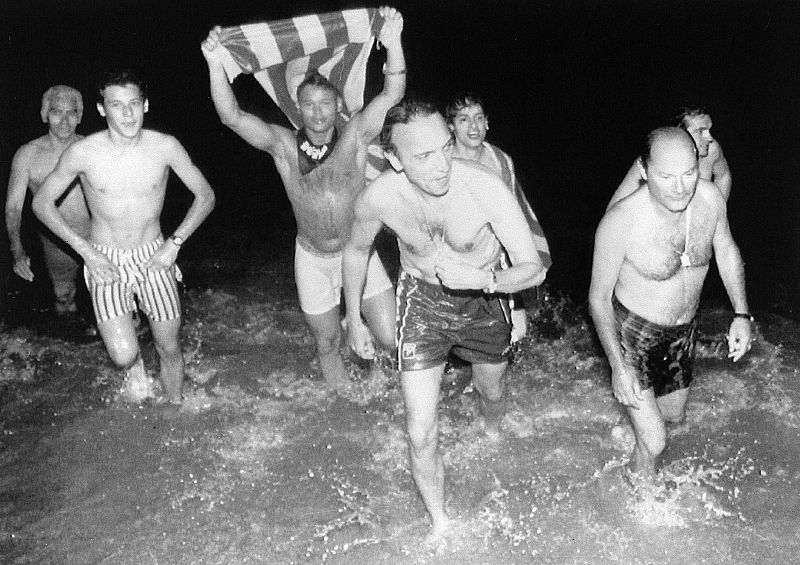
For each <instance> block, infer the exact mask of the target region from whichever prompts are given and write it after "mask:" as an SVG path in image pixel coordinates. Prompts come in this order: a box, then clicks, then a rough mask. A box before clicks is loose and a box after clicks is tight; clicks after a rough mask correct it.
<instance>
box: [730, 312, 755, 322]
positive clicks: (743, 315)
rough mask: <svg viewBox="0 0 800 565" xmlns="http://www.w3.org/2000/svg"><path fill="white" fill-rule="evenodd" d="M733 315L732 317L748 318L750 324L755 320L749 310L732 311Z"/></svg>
mask: <svg viewBox="0 0 800 565" xmlns="http://www.w3.org/2000/svg"><path fill="white" fill-rule="evenodd" d="M733 317H734V318H747V319H748V320H750V323H751V324H752V323H755V321H756V319H755V318H753V315H752V314H750V313H749V312H734V313H733Z"/></svg>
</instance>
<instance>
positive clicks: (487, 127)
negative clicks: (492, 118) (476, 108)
mask: <svg viewBox="0 0 800 565" xmlns="http://www.w3.org/2000/svg"><path fill="white" fill-rule="evenodd" d="M486 131H489V118H486Z"/></svg>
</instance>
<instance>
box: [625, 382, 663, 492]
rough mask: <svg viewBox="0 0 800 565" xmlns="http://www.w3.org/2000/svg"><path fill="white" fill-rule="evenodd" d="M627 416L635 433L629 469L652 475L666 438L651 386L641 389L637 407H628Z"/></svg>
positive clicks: (643, 474) (648, 475)
mask: <svg viewBox="0 0 800 565" xmlns="http://www.w3.org/2000/svg"><path fill="white" fill-rule="evenodd" d="M628 416H629V417H630V419H631V424H632V425H633V432H634V434H635V435H636V446H635V447H634V448H633V453H632V454H631V462H630V468H631V471H633V472H634V473H637V474H640V475H642V476H644V477H652V476H654V475H655V472H656V464H657V462H658V457H659V456H660V455H661V453H662V452H663V451H664V447H665V445H666V438H667V434H666V428H665V426H664V418H663V416H662V415H661V411H660V410H659V409H658V403H657V402H656V399H655V396H654V395H653V389H652V388H649V389H647V390H643V391H642V401H641V402H640V403H639V407H638V408H628Z"/></svg>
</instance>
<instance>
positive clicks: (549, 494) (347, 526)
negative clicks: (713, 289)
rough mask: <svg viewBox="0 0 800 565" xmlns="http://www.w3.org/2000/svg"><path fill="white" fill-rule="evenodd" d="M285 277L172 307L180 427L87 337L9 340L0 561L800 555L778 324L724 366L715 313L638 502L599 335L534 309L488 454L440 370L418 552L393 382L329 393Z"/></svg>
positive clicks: (783, 335) (651, 559)
mask: <svg viewBox="0 0 800 565" xmlns="http://www.w3.org/2000/svg"><path fill="white" fill-rule="evenodd" d="M284 271H285V269H283V267H275V268H274V269H267V270H261V271H253V272H250V273H249V274H247V276H244V277H242V278H241V279H240V280H239V281H238V282H237V283H236V284H232V283H230V284H227V285H219V286H217V287H211V288H209V289H203V290H199V289H198V290H192V291H190V292H188V293H187V294H186V295H185V299H184V301H185V311H186V316H185V318H186V319H185V323H184V330H183V337H184V348H185V354H186V358H187V375H188V377H189V379H188V380H187V381H186V382H185V384H184V388H185V393H186V401H185V403H184V405H183V407H182V408H181V410H180V411H179V412H178V413H177V414H169V413H166V412H164V411H163V410H162V409H161V408H160V407H158V406H154V405H151V404H143V405H136V404H127V403H125V402H123V401H122V400H121V399H120V398H119V396H118V391H119V389H120V387H121V384H122V382H121V375H119V374H118V372H117V371H115V370H114V369H113V368H112V367H111V366H110V364H109V362H108V360H107V358H106V356H105V353H104V351H103V349H102V346H101V344H100V343H98V342H96V341H86V340H83V341H78V340H74V341H71V340H68V339H58V338H55V337H53V336H52V335H51V333H48V332H43V331H40V328H37V327H28V328H17V329H15V330H13V331H10V330H9V331H6V332H4V333H3V334H2V341H0V359H1V360H2V361H1V363H0V371H1V372H0V376H1V377H2V378H1V380H0V386H2V393H3V394H2V401H1V403H2V404H1V407H2V414H3V416H2V432H3V435H2V436H1V438H0V440H1V441H2V451H0V477H2V480H0V553H2V555H3V556H4V557H3V559H4V560H5V562H8V563H15V564H23V563H26V564H27V563H120V564H127V563H142V562H144V563H175V564H182V563H322V562H325V563H341V564H345V563H346V564H373V563H387V564H388V563H392V564H394V563H459V564H483V563H543V564H566V563H569V564H573V563H574V564H581V563H586V564H606V563H608V564H615V563H620V564H633V563H642V564H656V563H664V564H673V563H674V564H685V563H712V564H717V563H718V564H723V563H760V564H769V563H790V562H792V561H793V559H794V556H795V555H796V553H797V551H798V549H800V543H799V541H800V537H799V534H800V530H799V528H798V525H797V520H796V516H797V514H798V510H800V509H799V508H798V505H800V502H798V500H799V499H798V497H797V491H798V487H799V486H800V457H798V455H800V453H799V451H800V441H798V439H800V438H799V437H798V436H799V435H800V418H799V417H798V403H800V383H799V382H798V380H797V364H796V361H797V349H796V343H797V341H796V335H797V327H796V324H794V323H793V322H790V321H788V320H785V319H780V318H777V317H773V318H767V319H765V320H764V321H763V322H762V324H761V327H762V331H761V332H760V333H759V341H758V343H757V345H756V347H754V348H753V351H752V352H751V354H750V355H749V356H748V357H747V358H745V359H744V360H743V361H741V362H739V363H736V364H733V363H731V362H730V361H729V360H728V359H727V358H726V356H725V353H724V350H723V347H722V344H723V336H724V332H725V323H726V320H727V317H726V314H725V313H724V312H721V311H714V310H710V311H705V312H704V313H703V318H702V321H701V339H700V345H699V358H698V366H697V371H696V373H697V374H696V380H695V384H694V385H693V390H692V392H691V395H690V401H689V404H688V410H687V418H686V421H685V422H683V423H681V424H679V425H674V426H672V427H671V428H670V430H669V446H668V449H667V451H666V453H665V456H664V461H663V467H662V471H661V473H660V475H659V477H658V478H657V480H656V481H655V482H654V483H653V484H650V485H637V484H636V483H635V481H634V480H633V479H632V478H631V477H630V476H629V475H628V474H627V473H626V471H625V464H626V462H627V457H628V453H629V452H630V449H631V447H632V445H633V435H632V431H631V428H630V426H629V424H628V422H627V418H626V416H625V414H624V412H623V411H622V410H621V409H620V407H619V406H618V405H617V403H616V402H615V401H614V399H613V397H612V396H611V393H610V388H609V385H608V368H607V365H606V363H605V360H604V358H603V356H602V353H601V351H600V349H599V346H598V345H597V343H596V340H595V338H594V334H593V329H592V327H591V325H590V324H589V323H588V320H587V319H586V317H585V315H584V314H583V313H582V311H581V309H580V308H576V307H575V306H574V305H572V304H570V303H569V302H568V301H566V300H558V299H556V298H553V297H546V298H547V299H546V300H543V301H542V302H540V304H541V306H540V308H539V310H538V311H537V312H535V313H534V314H533V316H532V328H533V331H532V332H531V336H530V337H529V338H527V339H526V341H525V344H524V348H523V355H522V358H521V359H520V361H519V362H517V363H516V364H515V365H513V366H512V367H511V368H510V370H509V372H508V374H507V378H506V382H507V392H508V412H507V415H506V417H505V420H504V430H503V432H502V434H501V436H500V438H499V440H497V441H490V440H489V439H488V438H487V437H486V435H485V434H484V432H483V431H482V429H481V426H480V425H479V423H478V421H477V419H476V417H475V415H476V411H477V397H476V393H475V391H474V390H473V388H472V386H471V383H470V371H469V368H468V367H466V366H463V365H462V364H458V363H454V365H453V366H452V367H451V368H450V369H449V371H448V372H447V374H446V375H445V379H444V382H443V383H442V388H441V403H440V411H439V415H440V431H441V449H442V452H443V455H444V460H445V465H446V472H447V504H448V510H449V512H450V514H451V516H453V517H454V518H455V519H456V526H455V528H454V531H453V535H452V537H451V538H450V540H449V542H448V545H447V546H446V547H445V548H444V550H443V552H442V553H440V554H438V555H433V554H431V553H429V552H428V551H426V550H425V548H424V547H423V544H422V541H423V539H424V536H425V534H426V532H427V529H428V522H427V518H426V516H425V512H424V508H423V506H422V504H421V501H420V499H419V496H418V495H417V493H416V490H415V488H414V484H413V481H412V478H411V475H410V469H409V463H408V457H407V447H406V442H405V431H404V410H403V403H402V398H401V396H400V391H399V387H398V379H397V375H396V373H394V372H392V371H391V370H390V369H387V370H386V371H385V372H384V374H383V375H376V374H369V373H368V372H367V371H365V370H364V368H363V367H361V366H359V365H358V364H357V363H355V362H353V361H352V360H350V359H348V371H349V372H350V377H351V379H352V380H353V382H354V383H355V385H354V389H353V391H352V393H350V394H349V395H348V396H347V397H346V398H342V397H337V396H335V395H333V394H332V393H331V392H330V391H328V390H327V389H326V388H325V386H324V384H323V382H322V380H321V377H320V375H319V370H318V368H317V366H316V363H315V361H314V351H313V348H314V346H313V341H312V339H311V336H310V334H309V332H308V330H307V329H306V327H305V325H304V323H303V319H302V315H301V314H300V312H299V310H298V309H297V306H296V302H295V299H294V296H293V289H292V288H291V279H290V277H288V276H286V273H285V272H284ZM287 281H288V282H287ZM265 289H269V290H265ZM140 338H141V340H142V343H143V344H145V345H144V353H145V361H146V364H147V367H148V369H149V371H150V373H151V375H152V376H155V365H154V364H155V354H154V351H153V349H152V344H150V342H149V336H148V334H147V332H146V331H142V332H141V335H140Z"/></svg>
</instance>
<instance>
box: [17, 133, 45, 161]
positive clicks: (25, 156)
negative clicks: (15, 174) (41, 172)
mask: <svg viewBox="0 0 800 565" xmlns="http://www.w3.org/2000/svg"><path fill="white" fill-rule="evenodd" d="M44 140H46V136H42V137H37V138H36V139H32V140H30V141H29V142H27V143H24V144H23V145H20V147H19V149H17V151H16V153H14V165H15V166H17V167H27V166H28V165H29V164H30V163H31V162H32V161H33V160H34V159H36V156H37V155H38V154H39V153H41V152H42V151H43V150H44V149H45V148H44V145H43V143H44Z"/></svg>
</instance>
